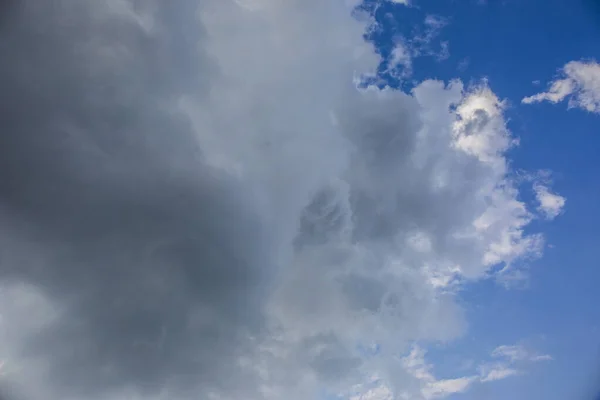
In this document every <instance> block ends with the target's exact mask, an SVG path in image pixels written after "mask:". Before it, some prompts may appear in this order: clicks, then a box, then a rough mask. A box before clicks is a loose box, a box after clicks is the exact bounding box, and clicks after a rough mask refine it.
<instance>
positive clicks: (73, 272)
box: [0, 0, 541, 400]
mask: <svg viewBox="0 0 600 400" xmlns="http://www.w3.org/2000/svg"><path fill="white" fill-rule="evenodd" d="M355 4H356V2H355V1H354V2H346V3H344V2H333V3H331V2H323V1H318V0H308V1H307V0H292V1H288V2H279V1H272V0H255V1H251V2H248V1H244V2H243V3H238V2H234V1H224V0H207V1H203V2H195V1H192V0H186V1H183V2H163V1H158V0H156V1H155V0H152V1H145V2H143V3H140V2H136V1H131V0H110V1H106V2H72V1H69V0H60V1H55V2H52V3H51V4H50V3H48V4H45V5H44V4H38V2H34V1H33V0H25V1H21V2H19V4H18V5H15V6H14V7H13V8H11V9H9V10H8V11H6V12H7V13H9V16H10V18H3V19H2V20H1V23H2V25H1V26H0V29H2V32H3V34H2V35H1V37H0V54H1V55H2V57H3V59H7V60H12V61H11V62H10V63H3V64H2V65H1V66H0V84H1V86H2V87H3V94H2V101H3V104H4V106H3V107H1V111H0V116H1V117H0V121H2V122H1V123H2V128H3V132H5V133H4V134H3V135H1V137H0V149H1V150H0V151H1V152H2V153H1V154H0V163H1V166H2V168H1V171H2V177H1V179H0V181H1V182H2V184H1V185H0V218H1V219H2V224H1V225H0V253H1V254H2V257H1V259H0V289H1V293H2V302H1V304H0V315H1V317H2V318H1V320H0V326H1V329H0V359H1V360H2V361H3V363H4V364H3V368H2V370H3V371H5V372H4V374H3V375H2V376H1V377H0V379H1V381H0V384H2V385H4V386H3V389H4V388H10V390H11V392H12V391H14V392H15V393H16V394H17V395H18V396H22V397H23V398H24V399H25V400H36V399H42V398H43V399H48V400H54V399H61V400H70V399H78V398H86V399H90V400H94V399H98V400H119V399H123V398H128V399H141V398H144V399H156V400H158V399H166V398H168V399H175V400H186V399H191V398H206V399H211V400H224V399H225V400H226V399H236V398H245V399H251V400H255V399H256V400H258V399H261V400H262V399H266V400H269V399H279V398H286V399H290V400H295V399H307V398H312V397H314V395H315V393H316V392H317V391H320V390H327V391H330V392H341V391H343V390H348V388H350V387H352V385H354V384H356V383H357V382H362V381H365V380H367V381H368V377H370V376H372V375H373V373H377V374H379V375H380V376H381V377H382V378H381V379H382V380H384V381H386V382H388V383H389V387H390V390H391V391H392V392H394V393H400V392H405V391H407V390H408V391H410V390H412V388H413V387H414V388H416V389H415V390H416V392H414V393H421V386H420V381H419V378H418V377H415V376H414V375H411V374H410V373H408V372H406V371H404V369H403V367H402V363H401V362H399V361H398V359H397V358H396V356H395V355H397V354H404V353H405V351H406V350H407V349H408V348H409V346H410V345H411V344H412V343H413V342H414V341H416V340H419V341H423V342H425V343H426V342H431V341H438V340H443V341H448V340H451V339H453V338H455V337H457V336H459V335H461V334H462V333H463V332H464V330H465V321H464V315H463V311H462V309H461V308H460V306H459V305H458V303H457V302H456V301H455V299H454V297H453V294H452V292H451V291H449V290H447V289H448V286H449V285H450V284H451V283H452V282H461V281H463V280H475V279H483V278H485V277H487V276H489V275H490V274H493V271H494V270H495V268H497V267H498V266H502V265H505V264H507V263H514V262H518V260H520V259H522V258H524V257H527V256H529V255H531V254H532V253H536V252H537V251H538V247H539V243H540V241H541V236H539V235H537V234H527V233H525V231H524V229H525V227H526V226H527V224H528V223H529V222H530V220H531V218H532V217H531V213H530V212H529V210H528V208H527V205H526V204H524V203H523V202H521V201H520V200H518V197H519V196H518V195H519V193H518V189H517V186H516V184H515V182H513V181H511V179H510V178H509V176H510V175H509V172H510V171H509V169H508V163H507V160H506V158H505V155H504V152H505V151H506V150H507V149H509V148H510V147H511V146H513V145H515V143H516V142H515V140H514V139H513V138H512V136H511V135H510V132H509V131H508V130H507V129H506V124H505V120H504V117H503V102H502V101H501V100H500V99H498V98H497V97H496V96H495V95H494V94H493V92H492V91H491V89H490V88H488V87H487V85H486V84H485V82H484V83H482V84H481V85H479V86H476V87H464V85H463V84H462V83H461V82H459V81H453V82H450V83H447V84H446V83H444V82H440V81H435V80H428V81H425V82H422V83H421V84H419V85H418V86H416V87H415V88H414V90H412V91H411V92H410V93H403V92H401V91H397V90H393V89H389V88H388V89H383V90H379V89H375V88H368V89H366V90H361V91H359V90H357V89H356V88H355V87H354V84H353V77H355V76H356V75H358V74H360V73H362V72H365V71H366V72H369V71H373V70H375V68H376V67H377V65H378V63H379V62H380V61H381V60H380V59H379V58H378V56H377V55H376V53H375V51H374V50H373V49H372V47H370V45H369V44H368V43H365V42H364V40H363V33H364V31H365V29H366V27H367V26H368V24H369V23H370V22H369V19H368V18H366V17H361V16H360V15H357V16H356V18H352V17H351V11H352V7H353V5H355ZM3 11H4V10H3ZM306 26H310V27H311V29H310V30H307V29H306ZM323 38H327V40H324V39H323ZM433 278H435V279H433ZM442 278H444V279H442ZM361 343H377V344H378V345H379V346H380V348H381V351H379V352H378V354H377V355H375V356H373V357H366V356H365V355H364V354H363V353H361V351H359V346H358V344H361ZM403 371H404V372H403ZM396 372H398V374H396ZM392 378H393V379H392ZM392 381H393V382H392ZM436 385H437V386H436ZM464 388H465V386H464V381H462V380H458V381H457V380H454V381H453V380H449V381H445V382H443V383H437V384H435V385H434V386H432V387H431V388H430V389H431V390H432V393H439V392H440V391H441V392H449V391H452V390H463V389H464ZM5 390H8V389H5ZM19 398H21V397H19Z"/></svg>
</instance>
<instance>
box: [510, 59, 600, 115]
mask: <svg viewBox="0 0 600 400" xmlns="http://www.w3.org/2000/svg"><path fill="white" fill-rule="evenodd" d="M567 98H568V105H569V108H576V107H577V108H581V109H583V110H586V111H589V112H591V113H600V64H598V63H597V62H596V61H594V60H590V61H571V62H568V63H567V64H565V66H564V67H563V68H562V69H561V71H560V77H559V78H557V79H556V80H554V81H552V83H551V84H550V86H549V89H548V91H547V92H541V93H538V94H535V95H533V96H529V97H525V98H524V99H523V100H522V102H523V103H524V104H532V103H539V102H542V101H549V102H551V103H558V102H561V101H563V100H565V99H567Z"/></svg>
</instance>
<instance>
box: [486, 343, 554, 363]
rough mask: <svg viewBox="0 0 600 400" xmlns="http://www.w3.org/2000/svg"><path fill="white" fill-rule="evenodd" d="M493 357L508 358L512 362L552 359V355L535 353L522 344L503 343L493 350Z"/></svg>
mask: <svg viewBox="0 0 600 400" xmlns="http://www.w3.org/2000/svg"><path fill="white" fill-rule="evenodd" d="M492 357H495V358H506V359H508V360H509V361H510V362H512V363H514V362H517V361H533V362H537V361H550V360H552V357H551V356H550V355H548V354H535V353H532V352H531V351H529V350H527V349H526V348H525V347H523V346H521V345H502V346H498V347H496V348H495V349H494V351H492Z"/></svg>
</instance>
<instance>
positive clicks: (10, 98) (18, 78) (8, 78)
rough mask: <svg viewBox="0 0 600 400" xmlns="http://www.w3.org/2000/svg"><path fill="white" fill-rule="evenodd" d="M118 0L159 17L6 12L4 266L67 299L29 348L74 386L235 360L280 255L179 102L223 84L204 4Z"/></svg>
mask: <svg viewBox="0 0 600 400" xmlns="http://www.w3.org/2000/svg"><path fill="white" fill-rule="evenodd" d="M113 3H114V5H119V4H122V5H125V6H128V5H132V6H133V7H137V6H138V5H139V6H140V7H146V8H148V9H149V11H148V12H149V14H148V15H149V16H151V17H152V19H153V21H152V22H151V23H152V25H153V26H152V27H151V28H149V31H146V30H145V28H144V26H143V24H142V23H141V22H140V23H137V22H136V21H135V20H132V19H133V18H134V15H133V14H131V15H128V13H127V10H126V9H123V10H121V9H116V8H115V9H111V8H110V7H105V6H101V5H98V6H97V9H96V6H95V5H92V4H90V3H88V2H84V3H78V2H72V1H66V0H65V1H58V2H48V3H43V4H42V3H39V2H33V1H25V2H21V3H20V4H19V5H18V7H12V8H11V9H9V10H8V12H9V13H10V18H3V20H2V24H3V25H2V36H1V37H0V59H1V60H2V62H1V66H0V81H1V82H0V87H2V88H3V89H2V90H3V93H2V96H1V97H0V99H1V100H0V101H1V103H2V105H1V106H0V110H1V111H0V126H1V129H2V132H3V133H2V135H0V171H1V172H0V174H1V176H0V209H1V216H2V217H1V218H2V220H3V224H2V227H1V228H0V229H1V230H2V237H3V238H6V240H2V241H0V251H1V252H2V260H1V263H0V279H2V280H4V281H12V282H24V283H27V284H28V285H33V286H34V287H37V288H39V289H40V290H41V291H42V292H43V293H44V295H45V296H47V297H48V298H49V299H51V301H52V302H53V303H55V304H57V305H58V306H59V307H60V308H61V313H60V316H59V317H58V318H57V319H56V320H55V321H53V322H52V323H51V324H49V325H48V326H46V327H44V329H42V330H40V331H38V332H33V333H31V334H28V335H27V337H26V339H25V341H24V343H23V345H22V350H21V352H20V354H18V356H20V357H23V358H24V359H35V358H36V357H39V356H40V355H41V354H43V355H44V356H45V357H48V358H49V360H51V362H52V363H53V364H54V365H55V366H56V367H55V368H51V369H50V372H49V378H48V379H49V380H50V381H51V382H53V384H54V385H55V387H59V388H60V389H59V390H60V392H61V393H62V395H65V396H83V397H88V398H89V396H91V395H93V396H99V397H102V395H103V393H105V394H106V393H108V392H110V391H111V390H114V389H116V388H119V387H126V386H128V385H136V386H139V387H142V388H144V387H147V388H151V387H153V388H152V389H149V390H155V389H156V388H158V387H161V386H163V385H166V384H167V383H168V384H169V385H171V384H174V385H175V386H176V387H180V388H186V387H188V388H189V387H191V386H190V385H192V384H193V385H194V386H197V385H198V382H204V384H205V385H206V386H209V385H210V384H212V383H214V382H218V380H217V379H215V376H218V375H220V374H225V373H229V374H231V373H233V369H234V368H233V365H232V364H230V363H229V362H227V361H226V360H227V359H230V358H231V357H233V354H232V353H233V352H234V350H235V349H236V348H237V347H236V346H234V343H237V340H238V339H239V336H240V335H241V334H242V333H244V334H245V335H248V334H249V333H252V332H254V333H255V334H256V331H257V330H260V329H261V322H260V321H261V317H260V309H261V308H260V303H261V297H262V296H263V293H261V292H264V291H265V290H266V288H265V287H264V283H265V278H266V276H267V273H266V271H268V270H269V264H270V263H272V260H270V258H269V255H270V251H269V249H268V246H267V245H268V243H267V242H266V237H265V235H263V233H264V232H265V230H264V227H263V226H261V224H260V221H259V219H258V218H257V216H256V215H254V214H253V213H255V211H256V210H254V209H253V208H252V204H251V202H249V200H248V196H247V194H246V193H244V192H243V188H242V187H241V184H240V183H239V182H237V181H235V180H234V179H232V178H230V177H228V176H226V175H224V174H223V173H221V172H218V171H216V170H214V169H213V168H211V167H208V166H207V165H206V164H205V163H204V161H203V154H202V150H201V149H200V148H199V146H198V144H197V143H196V141H195V139H194V136H193V132H192V129H191V126H190V124H189V123H188V122H187V120H186V119H185V118H183V117H182V116H181V115H179V114H178V113H177V110H175V109H170V107H169V102H172V101H173V100H174V99H176V96H180V95H181V94H183V93H186V92H187V91H190V90H193V91H194V95H195V96H200V97H201V96H202V93H204V92H205V91H206V90H207V88H208V86H209V83H210V82H209V79H208V76H209V71H210V68H211V66H210V63H209V62H208V61H207V60H206V58H205V57H203V56H202V55H197V54H198V52H197V51H196V49H195V45H196V43H197V41H198V40H199V38H201V35H202V32H200V31H199V30H198V29H197V27H198V26H199V25H198V24H197V22H196V20H195V17H194V15H195V12H197V10H196V8H195V7H194V6H193V2H187V3H188V5H189V7H186V6H183V5H182V4H177V5H176V6H175V5H174V4H171V3H165V2H147V3H142V2H140V3H139V4H138V3H137V2H132V3H129V2H121V3H119V2H113ZM153 8H155V10H152V9H153ZM198 71H200V72H201V73H198ZM171 108H172V107H171ZM17 241H18V242H19V243H20V246H19V248H18V249H17V248H15V247H14V242H17ZM36 253H37V254H38V255H40V258H41V259H38V260H37V261H36V262H17V260H19V259H20V260H26V259H27V257H26V255H27V254H36ZM217 358H218V359H219V362H216V361H215V360H216V359H217Z"/></svg>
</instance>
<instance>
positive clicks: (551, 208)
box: [533, 184, 567, 219]
mask: <svg viewBox="0 0 600 400" xmlns="http://www.w3.org/2000/svg"><path fill="white" fill-rule="evenodd" d="M533 190H534V191H535V197H536V199H537V201H538V203H539V206H538V210H539V211H540V212H541V213H542V214H544V216H545V217H546V219H554V218H556V217H557V216H559V215H560V214H561V213H562V211H563V209H564V207H565V203H566V201H567V199H565V198H564V197H563V196H561V195H558V194H556V193H552V192H550V190H549V189H548V188H547V187H546V186H544V185H542V184H536V185H534V186H533Z"/></svg>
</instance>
